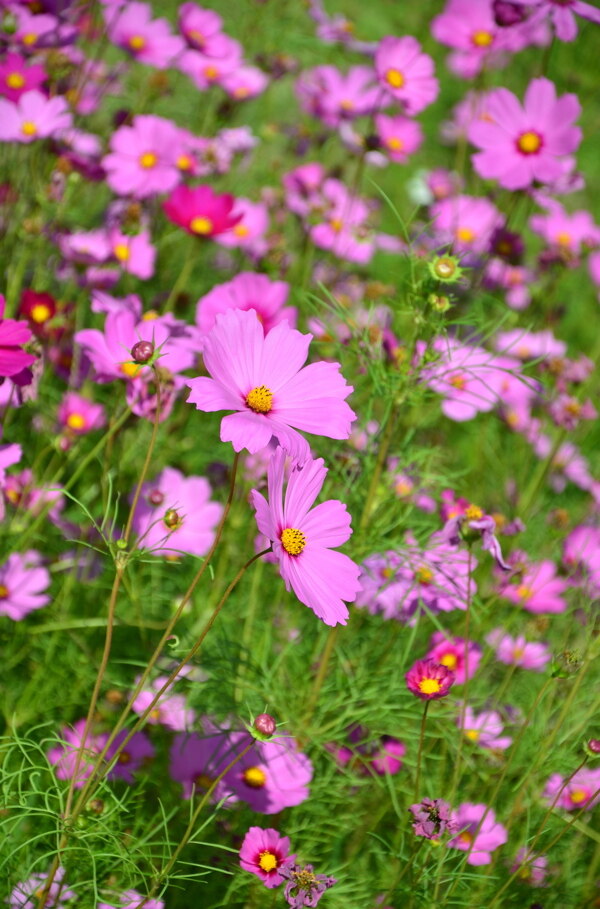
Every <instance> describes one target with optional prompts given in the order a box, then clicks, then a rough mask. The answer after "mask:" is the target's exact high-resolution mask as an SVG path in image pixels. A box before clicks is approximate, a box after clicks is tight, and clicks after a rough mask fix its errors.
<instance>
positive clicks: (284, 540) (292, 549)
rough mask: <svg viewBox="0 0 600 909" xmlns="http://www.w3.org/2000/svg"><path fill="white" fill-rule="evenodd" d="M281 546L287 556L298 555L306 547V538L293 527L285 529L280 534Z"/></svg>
mask: <svg viewBox="0 0 600 909" xmlns="http://www.w3.org/2000/svg"><path fill="white" fill-rule="evenodd" d="M281 545H282V546H283V548H284V549H285V551H286V552H287V553H288V555H292V556H295V555H300V553H301V552H302V550H303V549H304V547H305V546H306V537H305V536H304V534H303V533H302V531H301V530H297V529H296V528H295V527H286V528H285V530H283V531H282V532H281Z"/></svg>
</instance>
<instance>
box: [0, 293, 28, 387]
mask: <svg viewBox="0 0 600 909" xmlns="http://www.w3.org/2000/svg"><path fill="white" fill-rule="evenodd" d="M5 306H6V301H5V299H4V296H3V295H2V294H0V377H3V378H6V377H8V376H15V378H16V377H17V376H18V375H19V374H20V373H22V372H23V370H26V369H27V368H28V367H29V366H31V365H32V364H33V363H35V361H36V357H35V354H30V353H26V352H25V351H24V350H23V345H24V344H27V343H28V341H31V339H32V338H33V334H32V333H31V330H30V328H29V326H28V325H27V322H15V320H14V319H5V318H4V309H5Z"/></svg>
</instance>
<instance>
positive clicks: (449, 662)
mask: <svg viewBox="0 0 600 909" xmlns="http://www.w3.org/2000/svg"><path fill="white" fill-rule="evenodd" d="M438 662H439V663H441V664H442V666H447V667H448V669H451V670H452V671H453V672H454V670H455V669H456V667H457V665H458V659H457V656H456V654H455V653H450V652H449V653H445V654H444V655H443V656H441V657H440V659H439V660H438Z"/></svg>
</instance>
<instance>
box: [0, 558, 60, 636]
mask: <svg viewBox="0 0 600 909" xmlns="http://www.w3.org/2000/svg"><path fill="white" fill-rule="evenodd" d="M49 586H50V575H49V573H48V570H47V569H46V568H44V567H43V565H42V556H41V555H40V553H39V552H37V551H36V550H35V549H30V550H28V551H27V552H13V553H12V554H11V555H9V557H8V559H7V560H6V562H5V563H4V565H2V566H1V567H0V615H6V616H8V618H9V619H13V621H15V622H20V621H21V619H24V618H25V616H26V615H29V613H30V612H33V611H34V610H35V609H41V608H42V606H46V605H47V604H48V603H49V602H50V597H49V596H48V595H47V594H46V590H47V589H48V587H49Z"/></svg>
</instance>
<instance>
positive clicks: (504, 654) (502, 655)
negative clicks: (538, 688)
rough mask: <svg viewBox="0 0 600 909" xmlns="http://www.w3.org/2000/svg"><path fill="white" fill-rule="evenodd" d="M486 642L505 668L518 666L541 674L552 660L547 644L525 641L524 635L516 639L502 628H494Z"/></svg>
mask: <svg viewBox="0 0 600 909" xmlns="http://www.w3.org/2000/svg"><path fill="white" fill-rule="evenodd" d="M486 641H487V643H488V644H490V645H491V646H492V647H494V648H495V650H496V659H497V660H499V661H500V662H501V663H505V664H506V665H507V666H520V667H521V668H522V669H532V670H534V671H535V672H543V671H544V669H545V667H546V666H547V665H548V663H549V662H550V660H551V659H552V654H551V653H550V650H549V648H548V645H547V644H542V643H535V642H531V641H526V640H525V637H524V635H518V636H517V637H516V638H513V637H511V635H510V634H506V632H505V631H504V630H503V629H502V628H495V629H494V630H493V631H490V633H489V634H488V635H487V637H486Z"/></svg>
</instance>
